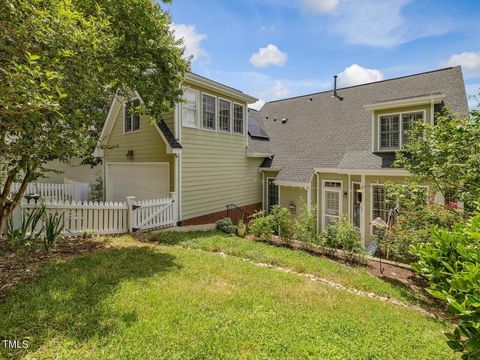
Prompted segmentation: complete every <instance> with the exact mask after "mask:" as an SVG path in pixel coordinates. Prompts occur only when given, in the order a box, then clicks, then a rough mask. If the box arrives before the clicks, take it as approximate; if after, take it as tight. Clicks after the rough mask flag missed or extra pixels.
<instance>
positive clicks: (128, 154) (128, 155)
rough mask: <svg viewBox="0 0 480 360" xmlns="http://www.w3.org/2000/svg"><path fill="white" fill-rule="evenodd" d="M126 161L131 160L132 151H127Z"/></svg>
mask: <svg viewBox="0 0 480 360" xmlns="http://www.w3.org/2000/svg"><path fill="white" fill-rule="evenodd" d="M127 159H128V160H133V150H128V151H127Z"/></svg>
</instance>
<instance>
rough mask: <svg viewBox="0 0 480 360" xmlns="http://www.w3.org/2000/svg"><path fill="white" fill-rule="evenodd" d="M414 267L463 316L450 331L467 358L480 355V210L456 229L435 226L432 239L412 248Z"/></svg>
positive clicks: (450, 341) (450, 340) (451, 339)
mask: <svg viewBox="0 0 480 360" xmlns="http://www.w3.org/2000/svg"><path fill="white" fill-rule="evenodd" d="M412 252H413V253H414V254H415V255H416V256H418V261H417V263H415V264H412V268H413V269H414V270H415V271H416V272H418V273H419V274H421V275H423V276H425V277H426V278H427V279H428V284H429V288H428V289H427V291H428V292H429V293H430V294H431V295H432V296H434V297H435V298H437V299H440V300H443V301H444V302H445V304H446V305H447V310H448V311H449V312H451V313H453V314H454V315H456V316H457V317H458V319H459V320H460V321H459V323H458V325H457V326H456V328H455V330H454V331H453V332H451V333H447V334H446V335H447V338H448V341H447V343H448V345H449V346H450V347H451V348H452V349H453V350H455V351H458V352H461V353H462V358H463V359H478V358H480V214H477V215H475V216H474V217H473V218H472V220H471V221H469V222H468V223H467V224H465V225H459V226H457V227H455V228H454V229H452V230H445V229H433V230H432V237H431V241H430V242H428V243H423V244H420V245H418V246H416V247H414V248H413V249H412Z"/></svg>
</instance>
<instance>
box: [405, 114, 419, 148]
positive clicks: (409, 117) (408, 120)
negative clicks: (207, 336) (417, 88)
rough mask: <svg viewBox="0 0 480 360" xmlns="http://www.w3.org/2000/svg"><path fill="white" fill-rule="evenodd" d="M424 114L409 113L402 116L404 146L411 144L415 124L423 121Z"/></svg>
mask: <svg viewBox="0 0 480 360" xmlns="http://www.w3.org/2000/svg"><path fill="white" fill-rule="evenodd" d="M422 118H423V113H421V112H418V113H409V114H403V115H402V132H403V134H402V145H403V144H408V143H409V142H410V131H412V128H413V124H414V123H415V122H417V121H420V120H422Z"/></svg>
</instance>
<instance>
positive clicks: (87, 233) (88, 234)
mask: <svg viewBox="0 0 480 360" xmlns="http://www.w3.org/2000/svg"><path fill="white" fill-rule="evenodd" d="M94 236H95V232H94V231H93V230H85V231H84V232H83V234H82V238H84V239H91V238H93V237H94Z"/></svg>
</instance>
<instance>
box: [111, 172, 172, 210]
mask: <svg viewBox="0 0 480 360" xmlns="http://www.w3.org/2000/svg"><path fill="white" fill-rule="evenodd" d="M105 177H106V179H105V180H106V181H105V185H106V187H105V190H106V199H107V201H125V198H126V197H127V196H136V197H137V200H146V199H158V198H163V197H168V196H169V193H170V175H169V164H168V163H107V164H106V169H105Z"/></svg>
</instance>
